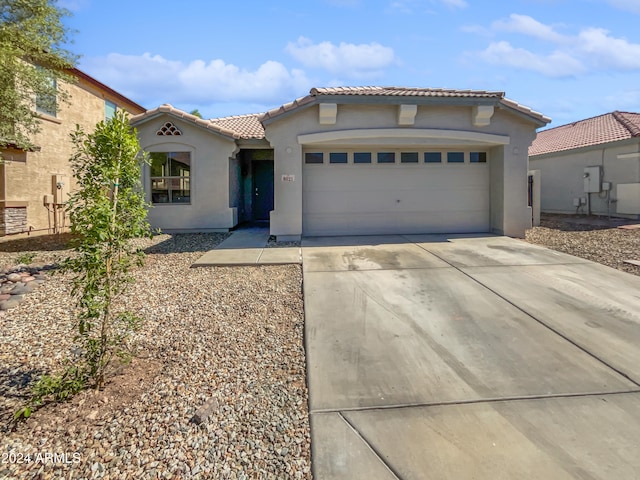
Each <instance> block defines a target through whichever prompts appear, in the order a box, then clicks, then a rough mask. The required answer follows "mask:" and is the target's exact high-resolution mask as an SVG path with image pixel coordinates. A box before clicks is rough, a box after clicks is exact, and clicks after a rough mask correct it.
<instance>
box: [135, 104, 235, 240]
mask: <svg viewBox="0 0 640 480" xmlns="http://www.w3.org/2000/svg"><path fill="white" fill-rule="evenodd" d="M168 121H170V122H171V123H173V124H174V125H175V126H176V127H177V128H178V129H180V130H181V132H182V135H180V136H157V135H156V132H157V131H158V130H159V129H160V127H162V125H164V123H166V122H168ZM137 130H138V138H139V140H140V145H141V147H142V149H143V150H145V151H147V152H185V151H188V152H191V173H190V177H191V203H189V204H156V205H153V206H152V208H150V209H149V216H148V219H149V223H150V224H151V226H152V227H153V228H159V229H162V230H165V231H170V232H178V231H227V230H228V229H230V228H232V227H234V226H235V225H236V223H237V208H233V207H230V195H229V187H230V184H231V183H230V178H229V166H230V162H229V159H230V158H234V157H235V153H236V151H237V147H236V144H235V142H234V141H233V140H232V139H230V138H227V137H223V136H221V135H218V134H215V133H213V132H210V131H207V130H204V129H203V128H202V127H198V126H194V125H193V124H192V123H190V122H185V121H182V120H179V119H177V118H174V117H173V116H169V115H160V116H158V117H156V118H152V119H149V120H146V121H145V122H144V123H142V124H141V125H139V126H137ZM233 164H234V163H231V165H233ZM143 183H144V188H145V190H146V192H147V202H151V193H150V191H151V180H150V177H149V167H148V166H146V167H145V169H144V172H143ZM237 201H238V198H237V196H235V198H233V202H237Z"/></svg>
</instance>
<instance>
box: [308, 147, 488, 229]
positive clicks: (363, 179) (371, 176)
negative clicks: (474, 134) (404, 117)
mask: <svg viewBox="0 0 640 480" xmlns="http://www.w3.org/2000/svg"><path fill="white" fill-rule="evenodd" d="M303 161H304V167H303V182H304V183H303V225H302V228H303V234H304V235H309V236H314V235H374V234H389V233H472V232H488V231H489V229H490V228H489V196H490V195H489V163H488V162H489V156H488V154H487V152H483V151H462V150H442V151H398V150H395V151H394V150H391V149H389V150H387V151H364V150H340V149H332V150H305V152H304V160H303Z"/></svg>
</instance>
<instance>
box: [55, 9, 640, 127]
mask: <svg viewBox="0 0 640 480" xmlns="http://www.w3.org/2000/svg"><path fill="white" fill-rule="evenodd" d="M59 4H60V5H62V6H64V7H66V8H68V9H69V10H71V11H72V12H73V16H72V17H71V18H69V19H68V20H66V22H67V23H68V25H69V26H70V27H72V28H73V29H75V30H76V31H77V32H76V33H75V34H74V36H73V38H74V43H73V45H71V50H73V51H74V52H75V53H77V54H79V55H81V59H80V62H79V68H80V69H81V70H84V71H85V72H87V73H89V74H90V75H92V76H94V77H96V78H97V79H98V80H100V81H102V82H104V83H106V84H107V85H109V86H111V87H112V88H114V89H116V90H117V91H119V92H121V93H123V94H124V95H126V96H128V97H130V98H131V99H133V100H135V101H137V102H138V103H140V104H142V105H143V106H145V107H147V108H155V107H157V106H158V105H160V104H162V103H171V104H172V105H174V106H175V107H178V108H181V109H184V110H187V111H189V110H191V109H193V108H198V109H199V110H200V112H201V113H202V114H203V115H204V116H205V118H208V117H217V116H226V115H237V114H243V113H257V112H262V111H265V110H267V109H270V108H273V107H275V106H278V105H281V104H283V103H286V102H288V101H291V100H293V99H294V98H297V97H300V96H304V95H306V94H307V93H308V92H309V89H310V88H312V87H323V86H335V85H383V86H387V85H396V86H410V87H442V88H460V89H480V90H499V91H504V92H506V95H507V97H508V98H511V99H513V100H516V101H518V102H520V103H522V104H524V105H527V106H528V107H531V108H533V109H535V110H537V111H540V112H542V113H544V114H545V115H547V116H550V117H552V119H553V123H552V125H551V126H557V125H562V124H565V123H568V122H572V121H575V120H580V119H583V118H588V117H592V116H595V115H600V114H602V113H606V112H610V111H613V110H623V111H635V112H638V111H640V28H638V24H639V22H640V0H510V1H497V0H493V1H474V0H302V1H301V0H270V1H264V0H261V1H243V0H238V1H235V2H226V1H213V0H191V1H189V0H182V1H179V0H172V1H167V0H154V1H148V0H137V1H131V0H127V1H124V0H109V1H105V0H59Z"/></svg>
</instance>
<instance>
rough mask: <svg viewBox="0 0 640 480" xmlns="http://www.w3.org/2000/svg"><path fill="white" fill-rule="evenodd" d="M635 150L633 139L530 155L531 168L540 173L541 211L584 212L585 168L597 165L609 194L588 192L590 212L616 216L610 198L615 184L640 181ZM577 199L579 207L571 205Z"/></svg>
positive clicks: (639, 163)
mask: <svg viewBox="0 0 640 480" xmlns="http://www.w3.org/2000/svg"><path fill="white" fill-rule="evenodd" d="M637 152H640V143H639V142H638V141H637V140H633V141H622V142H617V143H615V144H608V145H601V146H598V147H592V148H583V149H579V150H571V151H567V152H561V153H556V154H548V155H539V156H536V157H531V158H530V159H529V163H530V167H531V169H532V170H540V174H541V186H542V192H541V209H542V211H543V212H549V213H587V210H588V204H587V197H588V196H589V194H587V193H585V192H584V169H585V167H595V166H600V167H602V181H603V182H609V183H610V186H611V188H610V190H609V193H608V194H607V192H604V191H603V192H601V193H599V194H598V193H592V194H591V195H590V204H591V213H594V214H598V215H607V214H611V215H616V204H615V202H610V201H609V200H611V199H615V198H616V187H617V185H618V184H627V183H639V182H640V155H635V156H634V155H633V153H637ZM628 154H632V155H628ZM619 155H622V156H623V158H618V156H619ZM624 156H627V158H624ZM576 198H582V199H583V202H584V203H583V204H582V205H581V206H580V207H576V206H574V199H576Z"/></svg>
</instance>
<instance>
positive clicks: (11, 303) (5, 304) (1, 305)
mask: <svg viewBox="0 0 640 480" xmlns="http://www.w3.org/2000/svg"><path fill="white" fill-rule="evenodd" d="M18 305H20V300H15V299H11V300H4V301H2V302H0V310H11V309H12V308H15V307H17V306H18Z"/></svg>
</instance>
